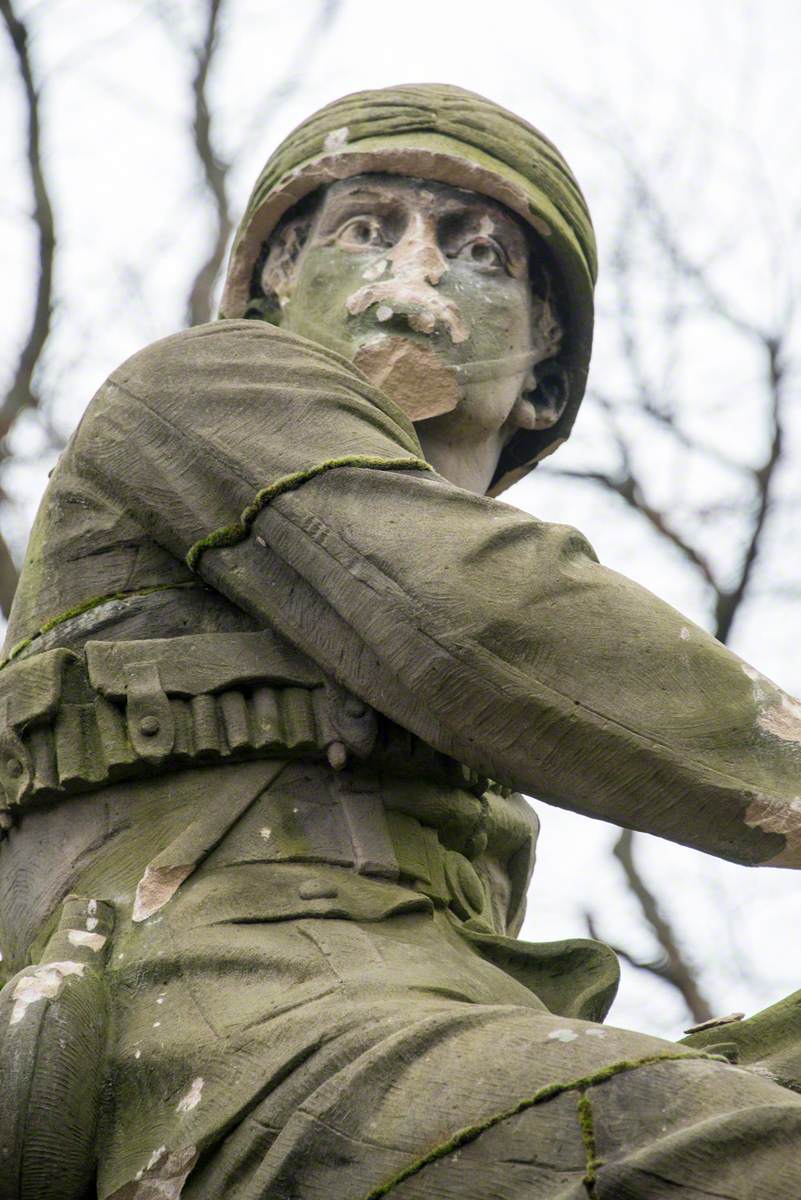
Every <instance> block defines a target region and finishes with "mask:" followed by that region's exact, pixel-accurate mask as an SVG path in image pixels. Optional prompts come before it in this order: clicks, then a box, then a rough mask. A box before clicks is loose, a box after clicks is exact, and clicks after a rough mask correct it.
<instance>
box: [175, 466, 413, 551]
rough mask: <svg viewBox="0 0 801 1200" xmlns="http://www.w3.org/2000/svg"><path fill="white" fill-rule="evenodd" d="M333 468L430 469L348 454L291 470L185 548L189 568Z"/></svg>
mask: <svg viewBox="0 0 801 1200" xmlns="http://www.w3.org/2000/svg"><path fill="white" fill-rule="evenodd" d="M337 467H363V468H368V469H370V470H373V471H431V470H432V469H433V468H432V467H431V465H430V464H429V463H427V462H425V460H424V459H422V458H377V457H373V456H372V455H368V454H349V455H346V456H345V457H344V458H330V459H327V460H326V461H325V462H321V463H317V464H316V465H315V466H313V467H307V468H306V469H305V470H303V471H294V472H293V473H292V474H291V475H285V476H284V477H283V479H279V480H277V482H276V483H271V484H270V485H269V486H268V487H264V488H262V489H261V491H259V492H257V493H256V495H255V496H254V498H253V500H252V501H251V503H250V504H249V505H248V506H247V508H245V509H244V510H243V511H242V514H241V516H240V518H239V520H238V521H234V523H233V524H232V525H225V526H223V527H222V528H221V529H215V530H213V532H212V533H209V534H207V535H206V536H205V537H204V538H201V539H200V541H198V542H195V544H194V545H193V546H190V547H189V551H188V552H187V555H186V564H187V566H188V567H189V568H190V570H192V571H196V570H197V564H198V562H199V561H200V557H201V555H202V554H203V553H204V552H205V551H206V550H215V549H219V548H220V547H221V546H235V545H237V543H238V542H243V541H244V540H245V538H246V537H247V536H248V534H249V532H250V527H251V525H252V524H253V522H254V521H255V520H256V517H257V516H258V515H259V513H260V512H261V510H262V509H263V508H264V507H265V506H266V505H268V504H269V503H270V501H271V500H274V499H275V498H276V496H281V495H283V494H284V492H291V491H294V490H295V489H296V488H299V487H300V486H301V485H302V484H304V483H307V482H308V481H309V480H310V479H315V478H316V477H317V476H318V475H324V474H325V473H326V471H333V470H335V468H337Z"/></svg>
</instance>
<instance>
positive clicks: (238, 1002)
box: [101, 864, 801, 1200]
mask: <svg viewBox="0 0 801 1200" xmlns="http://www.w3.org/2000/svg"><path fill="white" fill-rule="evenodd" d="M312 881H314V882H316V891H317V893H318V895H317V896H316V898H315V897H312V898H308V893H310V892H312V891H314V890H315V889H314V888H312V887H309V886H305V885H307V884H309V883H311V882H312ZM333 881H336V883H334V882H333ZM351 887H352V889H353V890H352V891H349V888H351ZM335 890H336V891H337V892H338V894H337V895H336V896H333V895H331V893H332V892H333V891H335ZM301 892H304V893H307V898H306V899H305V900H304V899H303V898H302V897H301V895H300V893H301ZM292 897H294V898H295V899H294V901H293V900H292ZM254 898H258V899H254ZM245 904H247V905H248V906H249V911H251V912H252V914H253V915H254V916H255V914H256V909H263V910H264V911H265V912H266V911H267V909H268V908H269V907H270V906H272V910H273V911H275V912H277V911H278V909H279V908H280V907H281V906H282V905H284V906H287V911H286V914H285V919H283V920H275V921H273V922H269V921H264V920H262V921H260V922H257V921H248V922H245V921H242V920H228V919H227V918H225V917H224V914H226V913H227V914H228V916H229V917H230V916H231V915H233V914H234V913H236V912H239V914H240V916H241V914H242V911H243V907H242V906H243V905H245ZM416 904H417V901H416V900H415V898H414V895H413V894H411V893H409V892H408V891H406V890H405V889H402V888H397V887H395V886H393V885H390V884H385V883H379V882H376V881H369V880H367V881H366V880H363V879H355V880H354V877H353V875H352V873H350V872H343V871H341V870H339V869H337V868H332V867H322V866H319V867H317V868H316V869H315V873H314V875H312V873H311V872H310V869H309V866H308V865H307V864H303V865H294V864H287V865H285V866H283V867H280V868H276V867H275V866H270V867H264V866H263V865H261V864H252V865H251V866H249V867H247V868H234V869H232V870H230V871H228V872H225V873H215V872H209V873H207V874H205V875H204V874H203V873H201V874H200V875H199V876H198V878H197V879H196V880H195V881H194V882H193V883H189V884H188V885H187V886H186V888H185V890H182V892H181V893H179V894H178V895H177V896H176V897H175V899H174V901H173V902H172V903H171V905H170V906H168V907H167V908H165V910H164V912H163V914H161V915H162V921H161V922H159V923H158V924H153V925H150V926H149V927H146V928H144V929H143V930H142V931H141V934H140V935H138V936H140V937H141V939H142V942H141V946H140V957H139V963H140V966H139V967H138V968H137V970H138V972H139V974H138V978H139V980H140V983H139V986H138V988H137V991H136V996H135V1001H134V1002H133V1003H132V1006H131V1007H130V1008H129V1009H128V1011H127V1014H126V1015H125V1016H124V1019H123V1020H122V1021H121V1024H122V1025H123V1026H125V1028H126V1029H127V1030H128V1032H127V1033H126V1034H125V1036H124V1037H121V1039H120V1041H119V1042H118V1050H117V1054H118V1060H117V1064H116V1071H115V1074H116V1075H117V1080H118V1096H119V1099H120V1101H121V1104H120V1109H119V1112H120V1117H119V1120H118V1122H117V1125H116V1136H117V1137H118V1138H119V1139H120V1145H121V1146H124V1147H125V1157H126V1160H127V1170H128V1171H130V1172H131V1176H132V1175H134V1174H135V1172H134V1170H133V1168H134V1167H135V1166H136V1162H138V1163H139V1166H138V1170H142V1169H144V1174H143V1180H144V1181H145V1182H155V1181H156V1180H158V1181H159V1182H164V1183H166V1182H167V1179H163V1180H162V1179H160V1175H163V1174H164V1171H165V1167H166V1168H167V1169H170V1161H171V1160H170V1158H169V1155H170V1154H172V1155H178V1156H180V1155H184V1154H186V1153H188V1150H189V1149H190V1148H191V1149H193V1151H194V1153H195V1155H196V1158H195V1160H194V1165H193V1169H192V1170H191V1171H190V1172H189V1174H188V1177H187V1178H186V1181H185V1183H184V1184H183V1190H182V1191H181V1192H180V1194H181V1195H182V1196H183V1197H184V1200H212V1198H216V1197H219V1196H225V1197H227V1198H229V1200H288V1198H289V1197H293V1198H297V1200H318V1198H319V1200H323V1198H325V1200H367V1197H369V1196H374V1195H375V1196H378V1195H380V1194H389V1195H397V1196H398V1198H399V1200H423V1198H424V1197H425V1198H426V1200H429V1198H430V1197H443V1198H446V1197H447V1198H450V1197H453V1198H454V1200H455V1198H456V1197H459V1198H460V1200H462V1198H464V1200H488V1198H490V1197H492V1198H493V1200H512V1198H517V1197H520V1198H521V1200H522V1198H523V1197H525V1198H526V1200H537V1198H538V1197H541V1198H542V1200H546V1198H547V1200H554V1198H559V1200H568V1198H569V1197H575V1198H579V1197H582V1198H583V1197H585V1196H593V1195H594V1196H596V1197H600V1198H606V1197H608V1198H609V1200H612V1198H613V1197H614V1200H618V1198H623V1200H625V1198H626V1197H632V1198H633V1197H637V1198H638V1200H640V1198H642V1197H648V1198H649V1200H650V1198H651V1197H654V1198H658V1197H661V1196H665V1197H667V1196H671V1197H673V1196H681V1197H687V1198H688V1200H690V1198H695V1197H700V1196H725V1197H730V1198H732V1200H746V1198H748V1200H761V1198H762V1197H765V1198H766V1200H767V1198H768V1197H770V1198H771V1200H785V1198H786V1200H797V1197H798V1195H801V1153H799V1152H801V1097H799V1096H797V1095H795V1094H794V1093H793V1092H791V1091H789V1090H787V1089H785V1088H782V1087H779V1086H778V1085H776V1084H775V1083H773V1082H772V1081H770V1080H769V1079H765V1078H761V1077H758V1076H756V1075H753V1074H751V1073H750V1072H747V1071H745V1070H741V1069H739V1068H735V1067H732V1066H730V1065H728V1064H726V1063H723V1062H719V1061H714V1060H710V1059H708V1058H696V1057H693V1054H694V1052H693V1051H691V1050H690V1049H688V1048H686V1047H680V1046H676V1045H674V1044H672V1043H668V1042H664V1041H662V1040H660V1039H656V1038H650V1037H647V1036H645V1035H639V1034H635V1033H630V1032H627V1031H624V1030H616V1029H613V1028H610V1027H606V1026H601V1025H596V1024H592V1023H589V1022H584V1021H579V1020H575V1019H565V1018H562V1017H556V1016H553V1015H552V1014H550V1013H547V1012H545V1011H543V1009H542V1008H541V1006H540V1005H539V1004H538V1002H537V1000H536V998H535V997H532V996H530V995H526V993H525V990H524V989H523V988H522V987H520V985H518V984H516V983H515V982H514V981H513V980H510V979H508V977H505V976H503V974H502V973H501V972H498V971H497V970H496V968H494V967H492V966H490V965H489V964H487V963H484V962H483V961H482V960H481V959H479V958H478V956H477V955H475V954H474V953H473V952H472V951H471V949H470V948H469V947H468V946H467V945H466V943H464V942H462V941H461V939H460V938H459V936H458V934H456V933H454V931H453V928H452V926H451V925H450V924H449V922H448V921H447V919H446V918H445V917H444V914H437V913H432V912H431V911H430V910H429V909H426V908H425V907H424V906H422V907H421V906H420V905H419V904H417V907H415V905H416ZM292 905H294V911H290V907H291V906H292ZM337 905H339V906H340V912H345V911H348V912H349V913H350V919H342V916H341V915H340V912H338V911H337V907H336V906H337ZM315 906H316V907H317V910H318V911H317V914H316V915H315V913H314V911H313V909H314V907H315ZM301 910H302V911H301ZM357 910H358V911H357ZM159 962H160V963H161V967H159ZM178 964H180V973H181V975H182V977H183V978H182V979H180V980H179V979H177V978H176V970H177V968H178ZM148 974H149V975H150V978H151V980H152V984H151V994H150V995H148V989H147V987H146V986H144V983H143V980H144V979H145V978H146V977H147V976H148ZM515 989H517V990H515ZM190 996H191V1002H192V1003H191V1010H190V1009H189V1008H188V1007H187V1005H188V1002H189V997H190ZM495 997H502V998H503V1000H504V1003H500V1004H499V1003H494V1004H493V1003H490V1002H489V1001H490V1000H491V999H492V998H495ZM160 998H161V999H162V1000H163V1003H162V1004H161V1005H159V1004H158V1001H159V999H160ZM151 1018H154V1019H153V1020H151ZM156 1026H158V1028H156ZM134 1045H137V1047H138V1049H139V1050H140V1054H141V1057H140V1058H139V1059H135V1060H134V1061H132V1059H133V1058H134V1055H135V1051H134V1050H133V1047H134ZM170 1056H171V1061H170ZM677 1056H680V1057H677ZM165 1059H166V1063H165ZM123 1079H125V1080H126V1082H125V1086H124V1087H123V1083H122V1081H123ZM137 1089H139V1090H138V1091H137ZM145 1093H147V1094H148V1095H149V1100H148V1101H147V1104H143V1103H142V1101H143V1100H144V1095H145ZM137 1096H138V1097H139V1104H138V1107H137V1103H136V1098H137ZM515 1109H519V1111H518V1112H513V1111H512V1110H515ZM126 1114H128V1116H126ZM151 1144H152V1153H151ZM165 1147H166V1151H165V1153H162V1156H161V1158H159V1157H158V1156H156V1159H155V1161H154V1165H153V1167H152V1168H148V1166H147V1164H148V1162H149V1161H150V1159H149V1157H148V1155H151V1157H152V1154H155V1153H156V1151H157V1150H159V1149H164V1148H165ZM132 1148H134V1151H135V1153H134V1154H133V1157H132V1155H131V1149H132ZM137 1155H138V1158H137V1157H136V1156H137ZM173 1161H174V1162H177V1161H179V1159H177V1158H176V1159H174V1160H173ZM180 1161H181V1162H183V1159H180ZM122 1165H123V1164H122V1161H121V1160H120V1159H119V1158H118V1159H117V1161H116V1163H115V1172H114V1173H115V1174H116V1176H117V1179H119V1178H120V1177H121V1175H122V1176H123V1177H124V1174H125V1172H124V1171H122ZM129 1177H130V1176H129ZM106 1178H110V1177H109V1176H106ZM382 1188H386V1189H388V1190H387V1191H386V1192H383V1193H382V1191H381V1189H382ZM101 1194H102V1195H104V1196H105V1195H108V1194H110V1193H109V1191H108V1190H103V1191H102V1193H101ZM178 1194H179V1193H178V1192H176V1195H178ZM123 1195H124V1196H126V1197H127V1195H128V1193H127V1192H125V1191H124V1190H121V1191H120V1197H122V1196H123Z"/></svg>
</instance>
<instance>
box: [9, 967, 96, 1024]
mask: <svg viewBox="0 0 801 1200" xmlns="http://www.w3.org/2000/svg"><path fill="white" fill-rule="evenodd" d="M85 970H86V963H77V962H54V963H43V964H42V966H40V967H33V969H32V970H31V971H30V973H29V974H27V975H23V976H22V978H21V979H19V980H18V981H17V984H16V986H15V988H14V991H13V993H12V995H13V998H14V1007H13V1008H12V1010H11V1020H10V1021H9V1025H18V1024H19V1022H20V1021H21V1020H22V1019H23V1017H24V1016H25V1014H26V1012H27V1011H28V1008H29V1007H30V1005H31V1004H36V1003H37V1001H39V1000H54V999H55V997H56V996H57V995H58V993H59V992H60V991H61V986H62V984H63V983H64V980H65V979H66V978H67V977H68V976H70V975H83V973H84V971H85Z"/></svg>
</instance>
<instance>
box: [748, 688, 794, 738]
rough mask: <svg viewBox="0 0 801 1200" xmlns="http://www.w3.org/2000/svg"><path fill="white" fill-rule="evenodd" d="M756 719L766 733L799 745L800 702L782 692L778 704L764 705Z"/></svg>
mask: <svg viewBox="0 0 801 1200" xmlns="http://www.w3.org/2000/svg"><path fill="white" fill-rule="evenodd" d="M757 720H758V722H759V724H760V726H761V727H762V728H763V729H764V730H765V732H766V733H771V734H773V736H774V737H777V738H781V740H782V741H784V742H795V743H796V744H797V745H801V704H799V702H798V701H797V700H794V699H793V698H792V697H791V696H787V695H784V694H782V695H781V696H780V698H779V702H778V704H771V705H770V706H769V707H768V706H766V707H765V708H764V709H763V710H762V712H761V713H760V714H759V716H758V718H757Z"/></svg>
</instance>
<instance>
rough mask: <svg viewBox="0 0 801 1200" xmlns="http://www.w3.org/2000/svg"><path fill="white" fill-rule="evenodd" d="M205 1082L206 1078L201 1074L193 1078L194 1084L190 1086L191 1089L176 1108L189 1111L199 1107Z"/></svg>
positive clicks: (183, 1111) (178, 1110)
mask: <svg viewBox="0 0 801 1200" xmlns="http://www.w3.org/2000/svg"><path fill="white" fill-rule="evenodd" d="M203 1083H204V1080H203V1079H202V1078H201V1077H200V1076H198V1078H197V1079H193V1080H192V1085H191V1087H190V1088H189V1091H188V1092H187V1093H186V1095H185V1096H182V1097H181V1099H180V1100H179V1101H178V1106H177V1108H176V1109H175V1111H176V1112H179V1113H188V1112H191V1111H192V1109H193V1108H197V1106H198V1104H200V1097H201V1094H202V1092H203Z"/></svg>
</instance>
